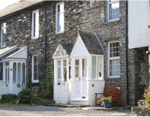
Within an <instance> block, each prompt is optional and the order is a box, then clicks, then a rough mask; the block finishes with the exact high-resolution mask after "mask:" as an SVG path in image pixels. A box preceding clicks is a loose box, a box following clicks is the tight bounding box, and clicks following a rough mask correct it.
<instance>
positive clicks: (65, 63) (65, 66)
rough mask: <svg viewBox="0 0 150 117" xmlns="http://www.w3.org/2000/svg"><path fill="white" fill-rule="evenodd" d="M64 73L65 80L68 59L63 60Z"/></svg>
mask: <svg viewBox="0 0 150 117" xmlns="http://www.w3.org/2000/svg"><path fill="white" fill-rule="evenodd" d="M63 75H64V82H66V81H67V61H66V60H63Z"/></svg>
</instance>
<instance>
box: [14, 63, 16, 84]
mask: <svg viewBox="0 0 150 117" xmlns="http://www.w3.org/2000/svg"><path fill="white" fill-rule="evenodd" d="M13 83H16V63H13Z"/></svg>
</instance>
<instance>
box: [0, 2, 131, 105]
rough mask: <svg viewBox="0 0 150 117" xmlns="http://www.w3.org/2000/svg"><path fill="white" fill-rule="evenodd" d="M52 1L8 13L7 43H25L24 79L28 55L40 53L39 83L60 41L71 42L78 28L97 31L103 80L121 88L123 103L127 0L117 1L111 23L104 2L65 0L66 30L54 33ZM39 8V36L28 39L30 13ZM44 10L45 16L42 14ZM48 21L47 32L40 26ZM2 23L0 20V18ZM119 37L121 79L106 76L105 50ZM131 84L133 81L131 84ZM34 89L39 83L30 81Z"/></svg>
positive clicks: (107, 84)
mask: <svg viewBox="0 0 150 117" xmlns="http://www.w3.org/2000/svg"><path fill="white" fill-rule="evenodd" d="M55 4H56V2H46V4H42V5H41V4H40V5H38V6H35V7H32V8H30V9H26V10H23V11H21V12H20V13H18V14H17V15H15V16H11V17H9V18H7V19H5V21H6V22H7V26H8V27H7V45H16V44H17V45H27V46H28V59H27V63H28V64H27V67H28V71H27V78H28V82H30V81H31V55H32V54H34V53H38V54H39V56H40V62H39V73H40V74H39V76H40V83H42V79H43V77H44V73H45V65H46V64H47V65H48V66H47V67H50V68H51V71H53V64H54V63H53V59H52V55H53V53H54V51H55V49H56V47H57V46H58V44H59V43H63V42H71V43H74V42H75V41H76V38H77V33H78V31H79V30H82V31H86V32H93V33H96V34H97V35H98V37H99V39H100V41H101V43H102V45H103V48H104V50H105V52H104V53H105V59H104V60H105V61H104V62H105V64H104V65H105V67H104V71H105V80H106V86H115V87H121V88H122V104H125V103H126V96H127V92H126V41H125V40H126V2H125V1H120V19H119V20H117V21H114V22H107V2H106V1H101V0H95V1H94V2H93V3H92V4H90V2H87V1H65V31H64V33H62V34H56V33H55V30H56V29H55V27H56V22H55V21H56V19H55ZM37 8H39V11H40V37H39V39H36V40H32V39H31V12H32V10H34V9H37ZM45 9H46V15H45ZM45 16H46V20H47V22H48V23H49V24H50V29H49V30H47V31H46V33H45V30H44V29H43V28H42V26H43V24H44V23H45ZM1 22H2V21H1ZM45 35H46V37H47V46H46V64H45V54H44V52H45V43H44V41H45ZM111 40H119V43H120V67H121V68H120V78H117V79H116V78H112V79H110V78H108V77H107V72H108V70H107V69H108V63H107V58H108V56H107V52H108V42H109V41H111ZM132 84H134V81H133V83H132ZM31 87H37V88H32V89H33V92H35V91H38V90H39V84H31Z"/></svg>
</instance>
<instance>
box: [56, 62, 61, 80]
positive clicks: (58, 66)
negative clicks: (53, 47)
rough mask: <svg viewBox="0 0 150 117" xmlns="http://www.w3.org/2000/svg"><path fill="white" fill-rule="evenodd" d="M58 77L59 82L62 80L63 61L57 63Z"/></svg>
mask: <svg viewBox="0 0 150 117" xmlns="http://www.w3.org/2000/svg"><path fill="white" fill-rule="evenodd" d="M57 71H58V72H57V77H58V80H60V79H61V60H59V61H57Z"/></svg>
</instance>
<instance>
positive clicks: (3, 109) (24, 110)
mask: <svg viewBox="0 0 150 117" xmlns="http://www.w3.org/2000/svg"><path fill="white" fill-rule="evenodd" d="M10 115H11V116H130V115H131V112H130V110H129V109H121V110H99V109H95V110H93V109H92V110H91V109H90V110H87V109H85V108H84V109H83V108H81V107H78V108H64V107H51V106H29V105H19V106H18V105H0V116H10Z"/></svg>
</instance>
